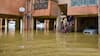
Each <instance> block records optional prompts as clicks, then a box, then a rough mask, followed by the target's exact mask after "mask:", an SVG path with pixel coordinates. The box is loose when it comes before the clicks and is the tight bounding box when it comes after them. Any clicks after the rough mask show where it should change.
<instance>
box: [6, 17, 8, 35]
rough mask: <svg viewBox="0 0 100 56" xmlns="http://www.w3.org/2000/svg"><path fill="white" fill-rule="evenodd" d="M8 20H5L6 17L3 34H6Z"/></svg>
mask: <svg viewBox="0 0 100 56" xmlns="http://www.w3.org/2000/svg"><path fill="white" fill-rule="evenodd" d="M7 26H8V22H7V18H5V34H7V29H8V27H7Z"/></svg>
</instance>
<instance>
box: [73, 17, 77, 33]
mask: <svg viewBox="0 0 100 56" xmlns="http://www.w3.org/2000/svg"><path fill="white" fill-rule="evenodd" d="M74 30H75V32H77V18H76V17H75V29H74Z"/></svg>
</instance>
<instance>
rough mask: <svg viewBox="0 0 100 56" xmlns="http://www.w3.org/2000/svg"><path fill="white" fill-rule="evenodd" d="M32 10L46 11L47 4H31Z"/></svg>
mask: <svg viewBox="0 0 100 56" xmlns="http://www.w3.org/2000/svg"><path fill="white" fill-rule="evenodd" d="M33 7H34V10H38V9H47V8H48V2H45V3H35V4H33Z"/></svg>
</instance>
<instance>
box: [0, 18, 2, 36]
mask: <svg viewBox="0 0 100 56" xmlns="http://www.w3.org/2000/svg"><path fill="white" fill-rule="evenodd" d="M1 34H2V18H0V35H1Z"/></svg>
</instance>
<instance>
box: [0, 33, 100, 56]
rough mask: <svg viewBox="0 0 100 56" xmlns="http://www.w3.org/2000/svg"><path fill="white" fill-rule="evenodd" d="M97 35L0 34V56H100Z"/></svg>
mask: <svg viewBox="0 0 100 56" xmlns="http://www.w3.org/2000/svg"><path fill="white" fill-rule="evenodd" d="M99 50H100V49H99V48H98V35H84V34H82V33H55V32H28V33H26V32H24V33H23V34H19V33H18V32H17V33H8V34H3V33H1V34H0V56H100V54H99V53H100V52H99Z"/></svg>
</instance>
